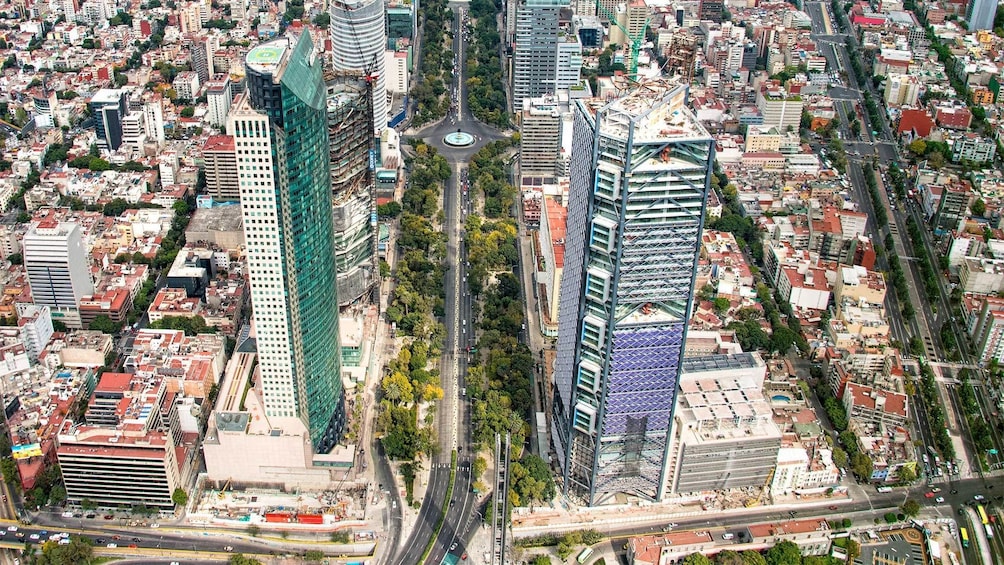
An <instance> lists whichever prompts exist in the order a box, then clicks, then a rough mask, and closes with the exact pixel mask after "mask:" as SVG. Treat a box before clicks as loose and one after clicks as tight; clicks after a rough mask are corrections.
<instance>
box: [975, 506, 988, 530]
mask: <svg viewBox="0 0 1004 565" xmlns="http://www.w3.org/2000/svg"><path fill="white" fill-rule="evenodd" d="M976 513H977V514H979V515H980V522H982V523H983V525H984V526H986V525H987V524H989V523H990V518H987V511H986V510H984V509H983V505H982V504H977V505H976Z"/></svg>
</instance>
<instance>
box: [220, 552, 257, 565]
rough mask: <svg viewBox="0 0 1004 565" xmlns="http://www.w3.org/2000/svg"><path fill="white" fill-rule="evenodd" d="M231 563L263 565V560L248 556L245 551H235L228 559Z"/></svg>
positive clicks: (235, 564) (237, 564)
mask: <svg viewBox="0 0 1004 565" xmlns="http://www.w3.org/2000/svg"><path fill="white" fill-rule="evenodd" d="M227 563H229V564H230V565H262V563H261V561H258V560H257V559H254V558H253V557H248V556H246V555H244V554H243V553H235V554H233V555H231V556H230V559H228V560H227Z"/></svg>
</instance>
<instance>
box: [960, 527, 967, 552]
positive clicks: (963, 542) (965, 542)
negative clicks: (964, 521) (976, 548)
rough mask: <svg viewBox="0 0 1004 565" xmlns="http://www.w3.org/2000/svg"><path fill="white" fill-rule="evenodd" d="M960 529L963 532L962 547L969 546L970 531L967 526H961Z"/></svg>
mask: <svg viewBox="0 0 1004 565" xmlns="http://www.w3.org/2000/svg"><path fill="white" fill-rule="evenodd" d="M959 531H960V532H962V547H969V531H968V530H966V529H965V528H959Z"/></svg>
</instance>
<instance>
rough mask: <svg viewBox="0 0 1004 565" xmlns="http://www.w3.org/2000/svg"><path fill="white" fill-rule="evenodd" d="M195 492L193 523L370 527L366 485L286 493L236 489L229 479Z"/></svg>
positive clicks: (358, 531)
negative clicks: (224, 482) (218, 487)
mask: <svg viewBox="0 0 1004 565" xmlns="http://www.w3.org/2000/svg"><path fill="white" fill-rule="evenodd" d="M206 486H211V485H206ZM196 495H197V498H196V500H195V502H194V503H192V504H190V511H189V513H188V521H189V523H191V524H202V525H217V526H241V527H246V526H248V525H250V524H254V525H257V526H261V527H264V528H270V527H274V528H276V529H278V528H282V529H289V528H290V527H292V528H293V529H296V528H297V527H302V528H305V529H313V528H316V527H317V526H325V527H327V528H325V529H340V528H343V527H351V528H353V529H354V530H356V533H360V532H365V531H369V529H370V528H369V527H368V525H367V518H368V516H367V512H366V510H367V501H368V499H369V498H372V494H371V493H368V492H367V489H366V488H357V487H349V488H347V489H343V490H340V491H338V492H334V491H323V492H316V493H295V492H294V493H285V492H281V491H280V490H278V489H266V488H250V489H247V490H243V491H234V490H231V489H230V483H229V482H228V483H227V484H225V485H223V487H222V488H221V489H218V490H217V489H212V488H207V489H200V490H199V491H198V492H197V493H196ZM368 495H369V496H368ZM377 518H379V517H377Z"/></svg>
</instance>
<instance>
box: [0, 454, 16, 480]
mask: <svg viewBox="0 0 1004 565" xmlns="http://www.w3.org/2000/svg"><path fill="white" fill-rule="evenodd" d="M0 471H3V481H4V482H5V483H7V484H8V485H13V484H15V483H17V463H15V462H14V459H12V458H10V457H4V458H3V459H0Z"/></svg>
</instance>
